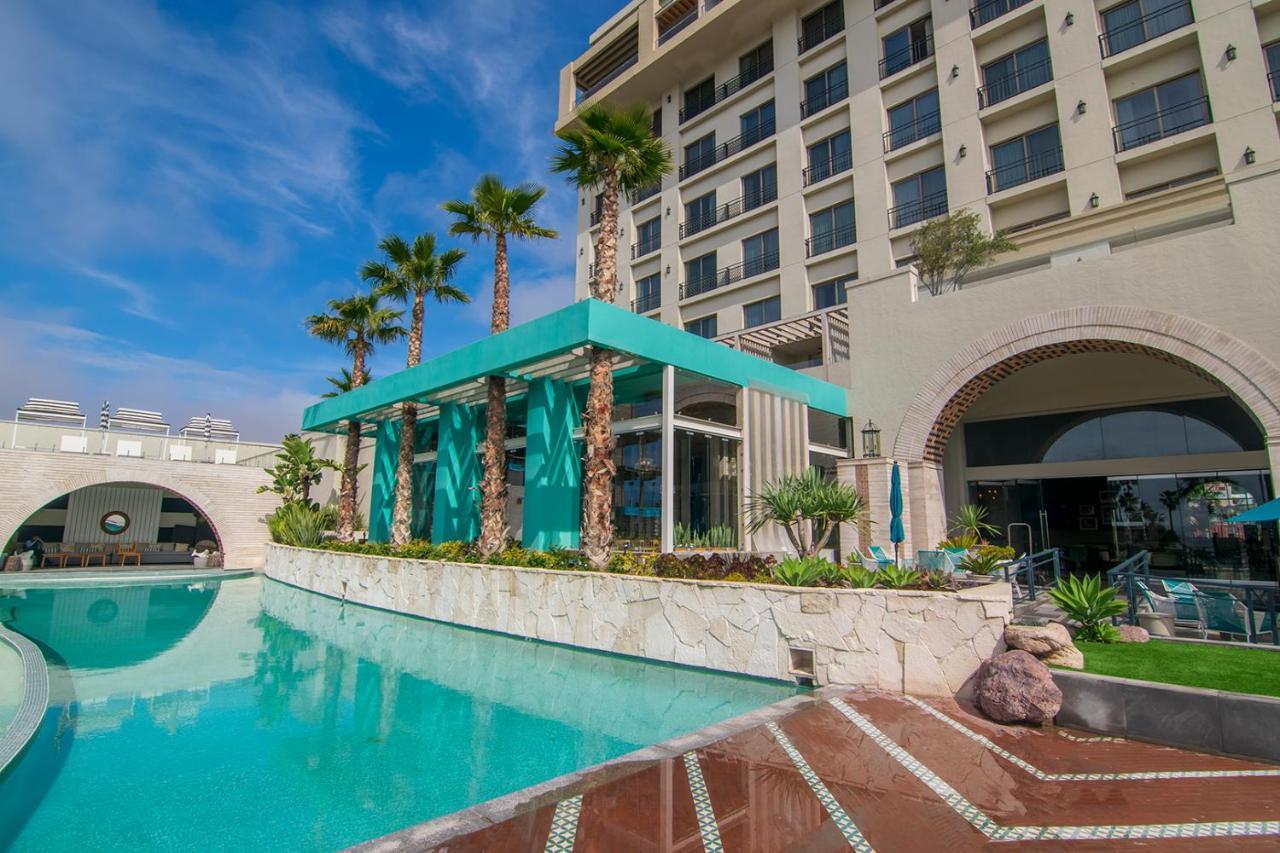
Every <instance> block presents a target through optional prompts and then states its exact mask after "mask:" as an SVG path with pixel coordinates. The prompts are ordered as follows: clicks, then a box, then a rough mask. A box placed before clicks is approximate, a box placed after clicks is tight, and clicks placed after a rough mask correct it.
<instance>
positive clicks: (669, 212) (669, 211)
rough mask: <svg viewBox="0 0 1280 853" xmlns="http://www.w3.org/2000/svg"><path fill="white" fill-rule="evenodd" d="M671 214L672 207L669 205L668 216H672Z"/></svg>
mask: <svg viewBox="0 0 1280 853" xmlns="http://www.w3.org/2000/svg"><path fill="white" fill-rule="evenodd" d="M670 215H671V208H670V207H668V208H667V216H670Z"/></svg>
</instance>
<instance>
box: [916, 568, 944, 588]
mask: <svg viewBox="0 0 1280 853" xmlns="http://www.w3.org/2000/svg"><path fill="white" fill-rule="evenodd" d="M920 588H921V589H927V590H934V591H937V590H943V589H951V576H950V575H949V574H947V573H946V572H941V571H930V572H925V573H924V576H923V577H922V578H920Z"/></svg>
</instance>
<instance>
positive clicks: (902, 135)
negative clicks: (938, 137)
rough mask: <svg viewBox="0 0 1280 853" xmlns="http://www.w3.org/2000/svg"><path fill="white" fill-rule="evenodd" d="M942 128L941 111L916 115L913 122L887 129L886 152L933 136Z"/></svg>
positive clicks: (885, 135)
mask: <svg viewBox="0 0 1280 853" xmlns="http://www.w3.org/2000/svg"><path fill="white" fill-rule="evenodd" d="M940 130H942V115H941V114H940V113H936V112H934V113H925V114H924V115H922V116H916V120H915V121H913V122H912V123H911V124H904V125H903V126H902V127H895V128H893V129H891V130H887V131H885V134H884V153H886V154H888V153H889V152H890V151H896V150H897V149H899V148H902V147H903V146H905V145H910V144H911V143H913V142H915V141H916V140H918V139H924V138H925V137H926V136H932V135H933V134H935V133H937V132H938V131H940Z"/></svg>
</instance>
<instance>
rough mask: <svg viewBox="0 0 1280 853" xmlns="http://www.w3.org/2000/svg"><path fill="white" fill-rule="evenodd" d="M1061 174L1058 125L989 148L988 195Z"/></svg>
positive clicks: (1060, 146) (1060, 147) (1060, 142)
mask: <svg viewBox="0 0 1280 853" xmlns="http://www.w3.org/2000/svg"><path fill="white" fill-rule="evenodd" d="M1061 171H1062V141H1061V139H1060V138H1059V136H1058V125H1056V124H1051V125H1049V126H1048V127H1042V128H1040V129H1039V130H1033V131H1031V132H1030V133H1027V134H1024V135H1023V136H1019V137H1017V138H1016V139H1010V140H1008V141H1005V142H1001V143H1000V144H999V145H992V146H991V171H990V172H988V173H987V192H992V193H996V192H1000V190H1006V189H1008V188H1009V187H1016V186H1018V185H1019V184H1025V183H1027V182H1028V181H1034V180H1036V179H1037V178H1043V177H1045V176H1046V175H1053V174H1056V173H1058V172H1061Z"/></svg>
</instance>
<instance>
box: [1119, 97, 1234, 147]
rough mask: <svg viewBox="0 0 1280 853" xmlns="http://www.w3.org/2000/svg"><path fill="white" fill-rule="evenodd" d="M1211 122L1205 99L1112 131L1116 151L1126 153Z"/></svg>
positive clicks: (1171, 108)
mask: <svg viewBox="0 0 1280 853" xmlns="http://www.w3.org/2000/svg"><path fill="white" fill-rule="evenodd" d="M1211 121H1213V115H1212V114H1211V113H1210V112H1209V98H1208V96H1205V97H1202V98H1197V99H1196V100H1194V101H1187V102H1186V103H1185V104H1178V105H1177V106H1175V107H1169V108H1168V109H1164V110H1160V112H1157V113H1152V114H1151V115H1149V116H1145V117H1143V118H1139V119H1134V120H1133V121H1127V122H1125V123H1124V124H1118V125H1116V126H1115V128H1114V129H1113V130H1112V135H1113V137H1114V140H1115V146H1116V151H1128V150H1129V149H1131V148H1137V147H1138V146H1140V145H1146V144H1147V143H1149V142H1155V141H1156V140H1157V139H1164V138H1165V137H1167V136H1174V135H1175V134H1179V133H1184V132H1186V131H1188V130H1194V129H1195V128H1197V127H1200V126H1202V125H1206V124H1208V123H1209V122H1211Z"/></svg>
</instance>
